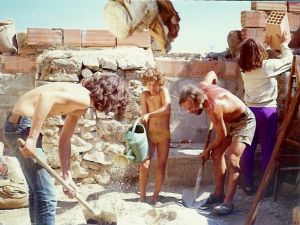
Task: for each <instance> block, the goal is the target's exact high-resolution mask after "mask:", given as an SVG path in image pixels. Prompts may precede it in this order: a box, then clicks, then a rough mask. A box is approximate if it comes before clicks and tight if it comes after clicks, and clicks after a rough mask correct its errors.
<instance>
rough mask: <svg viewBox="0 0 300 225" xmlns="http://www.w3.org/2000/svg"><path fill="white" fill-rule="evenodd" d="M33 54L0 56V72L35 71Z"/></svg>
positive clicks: (30, 72)
mask: <svg viewBox="0 0 300 225" xmlns="http://www.w3.org/2000/svg"><path fill="white" fill-rule="evenodd" d="M35 61H36V57H35V56H17V55H15V56H3V55H2V56H0V72H2V73H25V74H32V73H35V69H36V66H35Z"/></svg>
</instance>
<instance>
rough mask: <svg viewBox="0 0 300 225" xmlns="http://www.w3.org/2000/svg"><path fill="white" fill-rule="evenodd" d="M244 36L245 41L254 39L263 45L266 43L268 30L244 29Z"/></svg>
mask: <svg viewBox="0 0 300 225" xmlns="http://www.w3.org/2000/svg"><path fill="white" fill-rule="evenodd" d="M242 31H243V36H244V38H245V39H248V38H253V39H256V40H258V41H260V42H261V43H263V42H264V41H265V37H266V29H265V28H243V30H242Z"/></svg>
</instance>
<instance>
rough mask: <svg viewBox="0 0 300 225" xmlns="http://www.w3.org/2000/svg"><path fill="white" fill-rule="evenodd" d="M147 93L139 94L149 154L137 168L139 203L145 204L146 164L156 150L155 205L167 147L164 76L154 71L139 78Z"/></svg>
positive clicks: (167, 107) (168, 106)
mask: <svg viewBox="0 0 300 225" xmlns="http://www.w3.org/2000/svg"><path fill="white" fill-rule="evenodd" d="M142 82H143V85H144V86H146V88H147V90H146V91H144V92H142V94H141V107H142V115H143V116H142V120H143V121H144V123H145V125H146V129H147V134H148V139H149V146H150V154H149V157H148V158H147V159H146V160H145V161H144V162H143V163H142V164H141V165H140V173H139V185H140V201H142V202H143V201H145V198H146V185H147V178H148V171H149V168H150V163H151V160H152V158H153V155H154V152H155V149H157V163H156V176H155V187H154V193H153V196H152V201H151V203H152V204H156V202H157V200H158V196H159V192H160V189H161V187H162V184H163V181H164V177H165V168H166V164H167V159H168V155H169V145H170V114H171V99H170V95H169V92H168V90H167V88H165V87H163V85H164V83H165V79H164V75H163V74H162V73H161V72H160V71H159V70H158V69H155V68H150V69H147V70H146V71H145V72H144V74H143V78H142Z"/></svg>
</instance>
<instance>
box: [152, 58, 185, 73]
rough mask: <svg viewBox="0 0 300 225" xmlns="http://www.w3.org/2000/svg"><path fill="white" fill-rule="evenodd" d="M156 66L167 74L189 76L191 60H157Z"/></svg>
mask: <svg viewBox="0 0 300 225" xmlns="http://www.w3.org/2000/svg"><path fill="white" fill-rule="evenodd" d="M156 67H157V68H158V69H159V70H160V71H161V72H162V73H164V74H165V75H166V76H174V77H184V76H189V67H190V65H189V62H188V61H184V60H172V59H162V60H159V59H158V60H156Z"/></svg>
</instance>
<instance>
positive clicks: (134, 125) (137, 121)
mask: <svg viewBox="0 0 300 225" xmlns="http://www.w3.org/2000/svg"><path fill="white" fill-rule="evenodd" d="M141 119H142V117H138V118H137V119H136V120H135V121H134V123H133V124H132V129H131V131H130V134H131V138H133V134H134V132H135V128H136V126H137V125H138V123H139V122H140V121H141Z"/></svg>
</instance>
